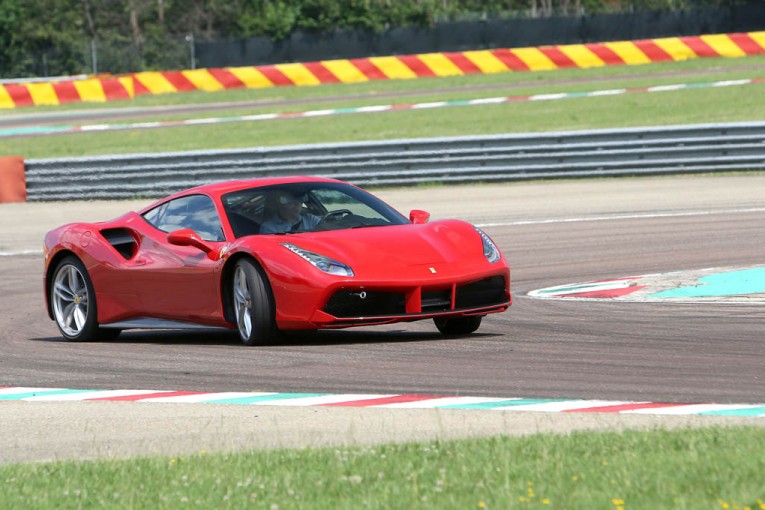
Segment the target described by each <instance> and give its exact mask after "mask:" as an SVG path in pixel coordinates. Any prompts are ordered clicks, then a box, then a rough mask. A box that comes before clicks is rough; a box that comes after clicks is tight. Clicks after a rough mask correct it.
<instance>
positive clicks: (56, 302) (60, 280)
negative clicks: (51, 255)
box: [53, 264, 88, 337]
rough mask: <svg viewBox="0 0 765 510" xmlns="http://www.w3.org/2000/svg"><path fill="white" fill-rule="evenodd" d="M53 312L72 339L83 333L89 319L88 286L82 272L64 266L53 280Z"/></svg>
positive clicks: (60, 325)
mask: <svg viewBox="0 0 765 510" xmlns="http://www.w3.org/2000/svg"><path fill="white" fill-rule="evenodd" d="M53 312H54V314H55V316H56V322H57V323H58V326H59V327H60V328H61V330H62V331H63V332H64V333H65V334H66V335H67V336H70V337H76V336H78V335H79V334H80V333H82V329H83V328H84V327H85V323H86V321H87V319H88V286H87V284H86V283H85V278H84V277H83V275H82V273H80V270H79V269H77V268H76V267H75V266H74V265H72V264H64V265H62V266H61V267H59V268H58V270H57V271H56V277H55V278H54V280H53Z"/></svg>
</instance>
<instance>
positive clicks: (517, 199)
mask: <svg viewBox="0 0 765 510" xmlns="http://www.w3.org/2000/svg"><path fill="white" fill-rule="evenodd" d="M377 194H378V195H380V196H382V197H383V198H384V199H385V200H386V201H388V202H389V203H391V204H392V205H393V206H394V207H396V208H397V209H399V210H401V211H403V212H405V213H406V212H408V210H409V209H412V208H419V209H426V210H429V211H430V212H431V213H432V216H433V219H434V220H435V219H439V218H446V217H458V218H462V219H467V220H469V221H472V222H474V223H476V224H479V225H484V229H485V230H486V231H487V232H488V233H489V234H490V235H491V236H492V237H493V238H494V240H495V241H496V242H497V244H498V245H499V246H500V248H501V249H502V250H503V252H504V253H505V255H506V256H507V257H508V259H509V261H510V263H511V266H512V271H513V274H512V277H513V294H514V298H515V303H514V305H513V306H512V307H511V309H510V310H509V311H508V312H506V313H504V314H500V315H495V316H490V317H487V318H486V319H485V320H484V325H483V326H482V328H481V329H480V330H479V332H478V333H477V334H475V335H473V336H471V337H469V338H463V339H443V338H441V337H440V336H439V335H438V334H437V332H436V330H435V327H434V326H433V324H432V323H431V322H417V323H409V324H398V325H392V326H381V327H375V328H362V329H356V330H345V331H334V332H320V333H318V334H311V335H301V334H298V335H292V336H290V337H289V338H288V339H287V340H286V341H285V343H284V344H282V345H279V346H275V347H266V348H247V347H244V346H241V345H239V343H238V339H237V337H236V335H231V334H225V333H221V332H220V331H209V332H199V333H193V334H189V333H188V332H156V331H153V332H147V331H135V332H126V333H123V335H122V336H121V337H120V338H119V339H118V340H116V341H114V342H110V343H89V344H78V343H66V342H63V341H62V340H61V338H60V337H59V335H58V332H57V330H56V328H55V326H54V324H53V322H51V321H50V320H49V319H48V318H47V316H46V314H45V311H44V306H43V301H42V290H41V286H42V277H41V273H42V260H41V254H40V253H38V252H39V251H40V245H41V239H42V235H43V234H44V232H45V231H46V230H48V229H50V228H53V227H54V226H57V225H59V224H61V223H64V222H67V221H74V220H97V219H110V218H112V217H115V216H117V215H119V214H121V213H122V212H125V210H126V209H129V208H136V207H138V206H140V205H142V204H144V203H146V202H133V203H129V204H127V203H119V202H115V203H104V202H99V203H82V202H80V203H58V204H35V203H30V204H0V274H2V279H0V306H1V307H2V308H1V309H2V310H3V313H2V314H0V336H1V339H0V386H30V387H59V388H85V389H87V388H93V389H123V388H131V389H151V390H162V389H167V390H201V391H275V392H289V391H294V392H305V391H310V392H332V393H350V392H353V393H428V394H443V395H472V396H499V397H529V398H584V399H611V400H629V401H665V402H717V403H761V402H763V401H765V376H764V375H763V374H765V371H764V370H763V362H762V360H763V359H765V307H764V306H762V304H760V305H756V304H752V305H731V304H727V305H724V304H717V303H704V304H672V303H625V302H620V303H616V302H595V303H593V302H580V301H547V300H536V299H532V298H529V297H527V296H526V294H527V293H528V292H530V291H532V290H535V289H540V288H544V287H550V286H554V285H563V284H567V283H573V282H582V281H588V280H597V279H606V278H618V277H623V276H631V275H638V274H648V273H658V272H667V271H677V270H691V269H702V268H709V267H731V266H736V267H744V266H748V265H751V266H756V265H762V264H763V260H764V255H765V249H764V248H765V229H763V228H762V225H763V224H765V175H763V174H758V173H752V174H737V175H708V176H707V175H705V176H676V177H642V178H620V179H603V180H582V181H548V182H528V183H508V184H492V185H469V186H468V185H466V186H458V187H452V186H436V187H427V188H409V189H400V190H379V191H377ZM0 413H2V416H3V420H2V421H3V427H4V429H5V433H4V434H3V435H2V436H1V437H0V462H15V461H28V460H44V459H51V458H95V457H110V456H127V455H143V454H158V453H162V454H176V453H178V452H189V453H192V452H194V451H197V450H199V449H205V450H207V451H214V450H226V449H241V448H261V447H280V446H289V447H295V446H316V445H321V444H343V443H353V444H358V443H369V442H381V441H388V440H393V439H397V440H409V439H424V438H428V437H441V438H446V437H464V436H468V435H485V434H498V433H526V432H536V431H559V432H566V431H569V430H572V429H576V428H591V427H595V428H606V427H617V428H618V427H625V426H637V427H652V426H655V425H657V424H661V425H662V426H678V425H682V426H686V425H694V426H696V425H706V424H709V423H721V424H733V423H750V424H757V425H761V426H762V425H763V424H765V420H763V419H762V418H752V419H745V418H725V419H721V418H719V417H661V418H660V417H655V416H634V415H633V416H628V415H594V416H572V415H566V416H564V415H552V414H541V413H531V414H529V413H506V412H496V411H445V410H441V411H438V410H426V411H415V410H396V411H391V410H381V409H343V410H329V409H314V408H294V409H283V408H280V409H274V408H268V407H259V408H258V409H257V411H253V410H252V409H251V408H248V407H230V406H229V407H227V406H218V405H206V406H195V405H175V404H163V405H158V404H154V405H152V404H140V403H125V404H120V403H95V402H91V403H41V402H39V403H38V402H34V403H32V402H0Z"/></svg>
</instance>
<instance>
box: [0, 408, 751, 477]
mask: <svg viewBox="0 0 765 510" xmlns="http://www.w3.org/2000/svg"><path fill="white" fill-rule="evenodd" d="M0 415H2V417H3V434H2V435H0V463H15V462H38V461H51V460H71V459H113V458H125V457H132V456H148V455H170V456H176V455H194V454H199V453H200V452H202V451H204V452H207V453H211V452H224V451H240V450H253V449H276V448H309V447H322V446H341V445H349V446H355V445H372V444H381V443H392V442H405V441H426V440H432V439H438V440H446V439H458V438H469V437H482V436H496V435H522V434H534V433H559V434H566V433H570V432H572V431H575V430H623V429H628V428H629V429H643V430H650V429H654V428H658V427H661V428H676V427H702V426H711V425H719V426H733V425H757V424H762V425H763V426H765V423H763V420H762V419H756V418H755V419H751V418H750V419H746V418H735V417H733V418H732V417H727V418H724V417H714V416H703V417H702V416H652V415H626V414H619V415H615V414H598V413H592V414H577V415H574V414H561V413H540V412H513V411H487V410H445V409H440V410H439V409H423V410H418V409H365V408H353V409H348V408H315V407H314V408H282V407H268V406H256V407H255V406H233V405H216V404H204V405H197V404H167V403H164V404H160V403H130V402H0Z"/></svg>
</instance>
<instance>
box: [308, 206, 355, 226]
mask: <svg viewBox="0 0 765 510" xmlns="http://www.w3.org/2000/svg"><path fill="white" fill-rule="evenodd" d="M352 214H353V213H352V212H351V211H349V210H348V209H336V210H334V211H329V212H328V213H327V214H325V215H324V216H322V217H321V219H320V220H319V223H318V224H317V225H316V227H317V228H318V227H321V226H324V225H326V224H327V223H331V222H333V221H337V220H339V219H341V218H345V217H346V216H350V215H352Z"/></svg>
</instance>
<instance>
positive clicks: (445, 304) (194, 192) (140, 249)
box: [45, 177, 511, 345]
mask: <svg viewBox="0 0 765 510" xmlns="http://www.w3.org/2000/svg"><path fill="white" fill-rule="evenodd" d="M45 299H46V304H47V307H48V313H49V315H50V317H51V318H52V319H53V320H54V321H55V322H56V324H57V325H58V328H59V330H60V331H61V333H62V334H63V335H64V337H65V338H67V339H69V340H91V339H108V338H114V337H115V336H116V335H117V334H119V332H120V331H121V330H123V329H130V328H176V327H188V326H194V325H196V326H208V327H209V326H214V327H223V328H230V329H237V330H238V331H239V335H240V337H241V339H242V342H244V343H245V344H247V345H263V344H269V343H273V342H274V341H276V340H277V339H278V337H279V333H280V332H282V331H286V330H301V329H303V330H304V329H321V328H344V327H349V326H362V325H374V324H389V323H393V322H403V321H413V320H419V319H431V318H432V319H433V320H434V322H435V324H436V326H437V328H438V329H439V330H440V331H441V332H442V333H443V334H445V335H464V334H469V333H472V332H473V331H475V330H476V329H478V327H479V325H480V324H481V319H482V317H483V316H485V315H486V314H489V313H495V312H502V311H504V310H506V309H507V307H508V306H510V303H511V296H510V270H509V268H508V264H507V262H506V260H505V258H504V257H503V256H502V254H501V253H500V251H499V249H498V248H497V246H496V245H495V244H494V243H493V242H492V240H491V239H490V238H489V236H487V235H486V234H485V233H484V232H482V231H481V230H480V229H478V228H477V227H474V226H473V225H471V224H469V223H466V222H464V221H458V220H442V221H434V222H431V223H428V213H426V212H424V211H417V210H415V211H412V212H411V213H410V216H409V219H407V218H406V217H405V216H402V215H401V214H400V213H399V212H397V211H396V210H395V209H393V208H391V207H390V206H389V205H387V204H385V203H384V202H383V201H381V200H380V199H378V198H376V197H374V196H373V195H371V194H369V193H367V192H366V191H363V190H361V189H359V188H357V187H355V186H352V185H350V184H347V183H343V182H340V181H336V180H331V179H322V178H310V177H290V178H272V179H260V180H250V181H236V182H227V183H218V184H211V185H207V186H200V187H197V188H193V189H190V190H187V191H183V192H181V193H177V194H175V195H172V196H169V197H167V198H165V199H162V200H160V201H158V202H156V203H155V204H153V205H151V206H149V207H147V208H145V209H143V210H141V211H139V212H137V213H135V212H129V213H127V214H125V215H124V216H121V217H119V218H117V219H115V220H112V221H107V222H103V223H73V224H69V225H64V226H62V227H60V228H57V229H55V230H53V231H51V232H49V233H48V234H47V235H46V236H45Z"/></svg>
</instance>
